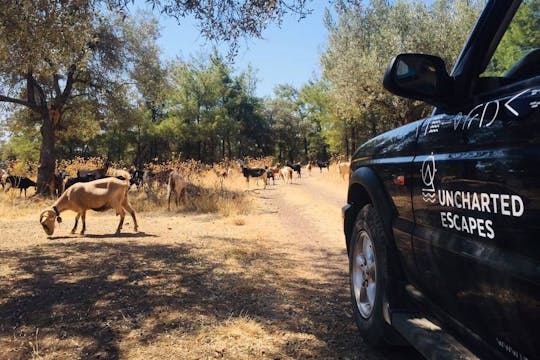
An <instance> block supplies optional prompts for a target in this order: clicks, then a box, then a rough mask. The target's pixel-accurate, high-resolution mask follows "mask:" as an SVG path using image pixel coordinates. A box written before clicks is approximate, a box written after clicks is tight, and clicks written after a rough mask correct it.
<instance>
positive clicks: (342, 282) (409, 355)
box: [263, 174, 421, 360]
mask: <svg viewBox="0 0 540 360" xmlns="http://www.w3.org/2000/svg"><path fill="white" fill-rule="evenodd" d="M325 175H326V174H321V175H319V174H314V175H313V176H308V177H304V178H302V179H298V178H295V179H294V183H293V184H283V183H280V184H278V185H277V186H275V187H271V189H272V191H268V192H266V193H264V194H265V195H263V196H264V201H265V206H266V207H267V208H268V209H271V211H272V212H275V213H276V215H277V218H278V219H279V222H280V223H281V225H282V226H283V227H284V228H285V229H286V232H287V233H288V236H289V239H290V243H289V244H288V248H289V249H288V251H289V252H290V253H291V255H292V257H293V258H295V259H296V261H298V262H301V266H302V267H303V268H304V269H305V270H306V273H308V274H309V273H311V274H313V276H314V277H315V278H319V281H320V286H321V287H323V288H325V292H326V294H327V296H326V297H325V298H324V299H323V300H324V301H325V305H324V313H325V315H323V316H320V315H319V314H313V317H314V321H315V322H317V321H319V322H325V321H327V322H329V324H328V332H327V334H326V335H325V336H324V340H325V341H326V342H327V344H328V347H329V348H330V349H334V350H335V351H336V358H345V359H347V358H348V359H366V360H367V359H369V360H372V359H373V360H375V359H395V360H397V359H421V356H420V355H419V354H418V353H417V352H416V351H414V350H413V349H410V348H400V349H385V350H382V351H379V350H374V349H372V348H370V347H368V346H367V345H366V344H364V343H363V341H362V339H361V338H360V336H359V334H358V331H357V328H356V325H355V324H354V320H353V319H352V310H351V305H350V301H349V296H350V295H349V283H348V257H347V251H346V246H345V239H344V234H343V225H342V218H341V206H342V205H344V204H345V202H346V189H347V184H346V183H345V182H343V183H341V182H339V181H333V180H334V179H331V178H330V176H328V175H326V176H325ZM320 300H321V299H317V301H320Z"/></svg>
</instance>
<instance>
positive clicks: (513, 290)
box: [343, 0, 540, 360]
mask: <svg viewBox="0 0 540 360" xmlns="http://www.w3.org/2000/svg"><path fill="white" fill-rule="evenodd" d="M537 2H538V0H533V1H524V2H523V3H521V1H511V0H493V1H488V2H487V4H486V8H485V10H484V11H483V13H482V15H481V16H480V18H479V19H478V21H477V23H476V25H475V28H474V30H473V32H472V33H471V35H470V37H469V39H468V41H467V43H466V45H465V47H464V48H463V50H462V52H461V54H460V56H459V58H458V60H457V63H456V64H455V66H454V69H453V71H452V72H451V74H450V75H448V73H447V71H446V68H445V64H444V62H443V60H441V59H440V58H438V57H435V56H430V55H421V54H402V55H399V56H397V57H396V58H395V59H394V60H392V62H391V63H390V65H389V66H388V69H387V71H386V74H385V77H384V86H385V87H386V89H388V90H389V91H391V92H393V93H394V94H397V95H400V96H403V97H408V98H412V99H417V100H422V101H425V102H427V103H429V104H432V105H434V106H435V107H436V108H435V110H434V112H433V115H432V116H431V117H429V118H426V119H423V120H419V121H417V122H414V123H410V124H408V125H405V126H402V127H400V128H398V129H395V130H392V131H389V132H387V133H384V134H382V135H380V136H378V137H376V138H373V139H371V140H370V141H368V142H367V143H365V144H363V145H362V146H361V147H360V148H359V149H358V150H357V151H356V153H355V154H354V156H353V160H352V162H351V170H352V174H351V177H350V183H349V190H348V198H347V203H348V204H347V205H346V206H344V207H343V218H344V229H345V237H346V241H347V251H348V254H349V264H350V266H349V269H350V283H351V300H352V303H353V308H354V316H355V320H356V323H357V325H358V328H359V330H360V333H361V334H362V336H363V337H364V339H365V340H366V341H367V342H368V343H370V344H372V345H385V344H395V343H399V342H400V341H401V342H403V339H406V340H407V341H408V342H409V343H412V344H413V345H414V346H415V347H416V348H417V349H418V350H419V351H420V352H421V353H422V354H423V355H424V356H426V357H428V358H444V357H445V356H446V357H449V358H476V357H479V358H482V359H497V358H508V359H518V360H527V359H528V360H532V359H540V336H539V335H538V334H540V330H538V328H537V327H536V326H537V325H539V324H540V286H539V285H540V186H539V185H540V161H539V160H540V110H539V108H540V48H534V47H532V48H526V44H524V47H525V48H521V50H522V51H523V54H524V55H523V56H522V57H521V58H520V59H519V60H518V61H517V62H515V63H514V64H513V65H512V66H510V67H509V68H508V69H506V71H504V72H503V73H502V74H492V73H489V72H487V71H486V69H489V64H490V61H493V59H494V58H495V55H494V54H497V50H498V47H500V45H499V44H502V43H503V42H501V39H502V38H503V36H505V34H506V33H509V30H508V29H510V28H511V26H512V24H513V21H515V20H513V19H517V18H518V17H517V16H516V17H514V15H515V14H517V13H518V12H519V11H521V10H522V9H523V8H524V7H525V6H531V4H532V5H533V6H534V8H535V9H536V10H535V11H536V14H535V16H536V17H537V22H536V26H538V24H539V22H540V14H538V10H537V9H538V8H539V6H538V4H537ZM535 3H536V4H535ZM529 10H530V9H529ZM536 30H537V29H536ZM536 33H537V32H536ZM527 40H531V39H527ZM532 40H534V41H532V42H530V43H533V44H534V43H535V42H536V43H538V39H532ZM524 50H526V51H524Z"/></svg>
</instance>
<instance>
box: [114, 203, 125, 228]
mask: <svg viewBox="0 0 540 360" xmlns="http://www.w3.org/2000/svg"><path fill="white" fill-rule="evenodd" d="M116 213H117V214H119V215H120V223H119V224H118V227H117V228H116V234H120V231H121V230H122V225H124V218H125V217H126V212H125V211H124V209H123V208H120V211H117V212H116Z"/></svg>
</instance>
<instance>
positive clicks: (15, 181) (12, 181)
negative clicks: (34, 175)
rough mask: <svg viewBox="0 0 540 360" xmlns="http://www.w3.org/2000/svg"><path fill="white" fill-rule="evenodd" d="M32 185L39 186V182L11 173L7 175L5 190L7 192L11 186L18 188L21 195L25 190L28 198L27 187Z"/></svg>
mask: <svg viewBox="0 0 540 360" xmlns="http://www.w3.org/2000/svg"><path fill="white" fill-rule="evenodd" d="M8 185H9V186H8ZM31 186H33V187H37V184H36V183H35V182H33V181H32V180H30V179H29V178H27V177H24V176H14V175H9V176H7V177H6V188H5V190H4V191H5V192H7V191H9V189H11V188H17V189H19V196H21V194H22V191H23V190H24V197H25V198H26V189H28V188H29V187H31Z"/></svg>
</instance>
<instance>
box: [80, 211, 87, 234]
mask: <svg viewBox="0 0 540 360" xmlns="http://www.w3.org/2000/svg"><path fill="white" fill-rule="evenodd" d="M81 218H82V230H81V235H84V232H85V231H86V210H84V211H83V212H82V215H81Z"/></svg>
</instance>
